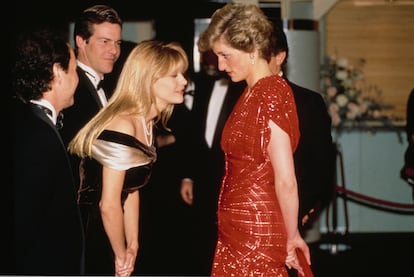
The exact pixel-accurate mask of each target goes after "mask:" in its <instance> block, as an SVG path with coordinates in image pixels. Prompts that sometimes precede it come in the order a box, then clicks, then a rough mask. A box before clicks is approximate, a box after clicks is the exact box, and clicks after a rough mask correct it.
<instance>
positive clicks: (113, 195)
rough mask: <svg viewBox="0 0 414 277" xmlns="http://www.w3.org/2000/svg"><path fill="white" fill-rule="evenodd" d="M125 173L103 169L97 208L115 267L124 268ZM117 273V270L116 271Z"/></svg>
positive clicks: (107, 168)
mask: <svg viewBox="0 0 414 277" xmlns="http://www.w3.org/2000/svg"><path fill="white" fill-rule="evenodd" d="M124 178H125V171H120V170H115V169H111V168H109V167H105V166H104V167H103V169H102V195H101V200H100V202H99V207H100V211H101V216H102V222H103V225H104V228H105V232H106V234H107V236H108V239H109V241H110V243H111V247H112V250H113V251H114V255H115V267H116V268H117V267H119V266H121V268H122V267H124V264H125V260H126V238H125V230H124V214H123V210H122V206H121V192H122V187H123V182H124ZM116 271H118V270H116Z"/></svg>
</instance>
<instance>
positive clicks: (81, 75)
mask: <svg viewBox="0 0 414 277" xmlns="http://www.w3.org/2000/svg"><path fill="white" fill-rule="evenodd" d="M76 70H77V72H78V76H79V83H82V84H84V85H85V86H86V88H87V89H88V91H89V93H90V95H91V96H92V98H93V99H94V100H95V102H96V104H97V105H98V106H99V109H101V108H102V107H103V106H102V103H101V100H99V96H98V92H97V91H96V88H95V87H94V85H93V84H92V82H91V80H90V79H89V78H88V76H86V73H85V71H83V69H82V68H80V67H79V66H78V67H77V68H76Z"/></svg>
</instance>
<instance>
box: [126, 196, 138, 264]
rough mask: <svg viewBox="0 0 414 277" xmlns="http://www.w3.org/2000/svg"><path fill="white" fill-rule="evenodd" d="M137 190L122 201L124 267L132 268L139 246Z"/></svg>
mask: <svg viewBox="0 0 414 277" xmlns="http://www.w3.org/2000/svg"><path fill="white" fill-rule="evenodd" d="M138 227H139V191H138V190H136V191H134V192H131V193H129V194H128V197H127V199H126V200H125V203H124V229H125V239H126V247H127V249H126V260H125V265H124V267H125V268H126V269H127V270H131V272H132V271H133V270H134V266H135V259H136V257H137V254H138V248H139V240H138V235H139V234H138V233H139V231H138V230H139V228H138Z"/></svg>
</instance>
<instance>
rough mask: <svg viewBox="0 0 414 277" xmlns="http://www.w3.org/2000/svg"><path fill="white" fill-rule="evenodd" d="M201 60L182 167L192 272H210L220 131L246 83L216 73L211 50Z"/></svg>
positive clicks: (219, 173) (220, 168)
mask: <svg viewBox="0 0 414 277" xmlns="http://www.w3.org/2000/svg"><path fill="white" fill-rule="evenodd" d="M201 61H202V64H201V66H202V70H201V71H200V72H199V73H197V74H194V76H193V77H192V86H193V87H191V88H190V90H192V91H193V93H191V94H193V96H192V98H190V99H189V100H190V101H189V104H188V107H189V108H190V110H191V112H190V113H191V116H190V120H189V121H190V123H189V126H191V127H190V128H188V130H189V131H190V134H189V137H190V140H189V143H188V145H190V149H191V151H190V156H189V158H188V162H187V165H186V166H185V167H186V169H187V172H186V173H187V175H186V176H187V177H188V178H185V179H183V180H182V183H181V196H182V199H183V200H184V202H186V203H187V204H189V205H192V206H193V209H194V217H193V224H192V227H193V230H192V231H193V237H192V239H193V240H194V243H193V245H194V250H193V254H192V257H191V258H192V266H193V270H194V272H193V273H194V274H196V275H210V270H211V264H212V261H213V256H214V250H215V245H216V241H217V225H216V221H217V216H216V212H217V204H218V196H219V190H220V184H221V178H222V177H223V175H224V168H225V164H224V153H223V151H222V149H221V146H220V139H221V132H222V129H223V127H224V124H225V122H226V120H227V117H228V116H229V115H230V113H231V111H232V109H233V107H234V105H235V104H236V102H237V100H238V98H239V97H240V95H241V94H242V92H243V90H244V88H245V83H244V82H239V83H234V82H231V80H230V79H229V78H228V76H227V75H226V74H224V73H223V72H219V71H218V67H217V57H216V55H215V54H214V53H213V52H211V51H208V52H205V53H202V59H201ZM193 184H194V185H193ZM193 196H194V198H193Z"/></svg>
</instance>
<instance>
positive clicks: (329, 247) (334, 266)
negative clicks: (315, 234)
mask: <svg viewBox="0 0 414 277" xmlns="http://www.w3.org/2000/svg"><path fill="white" fill-rule="evenodd" d="M310 246H311V254H312V269H313V272H314V275H315V277H345V276H346V277H365V276H367V277H371V276H390V277H391V276H392V277H399V276H414V273H413V272H414V271H413V263H414V259H413V257H414V256H413V255H412V254H407V253H413V252H412V251H413V247H414V232H413V233H360V234H347V235H339V236H328V235H324V236H322V238H321V239H320V240H319V241H318V242H315V243H312V244H311V245H310Z"/></svg>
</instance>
